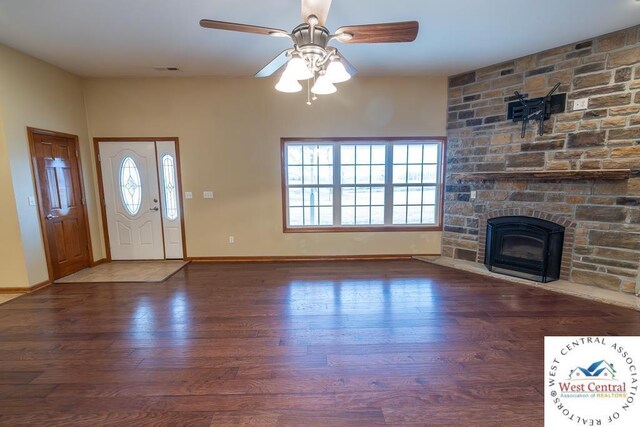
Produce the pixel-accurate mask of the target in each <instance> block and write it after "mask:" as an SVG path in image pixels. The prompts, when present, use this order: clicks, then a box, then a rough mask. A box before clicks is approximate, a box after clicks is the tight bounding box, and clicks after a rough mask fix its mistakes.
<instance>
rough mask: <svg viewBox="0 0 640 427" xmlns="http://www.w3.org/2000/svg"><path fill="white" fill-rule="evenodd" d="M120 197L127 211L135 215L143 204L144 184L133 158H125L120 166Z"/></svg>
mask: <svg viewBox="0 0 640 427" xmlns="http://www.w3.org/2000/svg"><path fill="white" fill-rule="evenodd" d="M120 195H121V196H122V204H123V205H124V207H125V209H126V210H127V211H128V212H129V213H130V214H131V215H135V214H137V213H138V211H139V210H140V205H141V203H142V183H141V181H140V173H139V172H138V166H136V162H134V161H133V159H132V158H131V157H125V158H124V160H123V161H122V163H121V164H120Z"/></svg>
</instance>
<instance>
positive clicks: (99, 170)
mask: <svg viewBox="0 0 640 427" xmlns="http://www.w3.org/2000/svg"><path fill="white" fill-rule="evenodd" d="M156 141H173V142H175V146H176V177H177V181H176V184H177V185H178V195H179V197H180V198H182V169H181V165H180V142H179V140H178V137H166V136H165V137H133V138H121V137H118V138H112V137H97V138H93V152H94V154H95V162H96V172H97V175H98V192H99V196H100V212H101V213H102V232H103V235H104V243H105V249H106V254H107V260H108V261H111V244H110V242H109V229H108V226H107V210H106V208H105V197H104V183H103V181H102V165H101V162H100V157H99V156H100V143H101V142H131V143H135V142H156ZM178 205H179V206H178V208H179V210H180V229H181V231H182V257H183V259H187V240H186V233H185V226H184V206H183V202H182V199H181V201H180V203H179V204H178Z"/></svg>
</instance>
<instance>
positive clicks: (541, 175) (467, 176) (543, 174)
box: [451, 169, 636, 181]
mask: <svg viewBox="0 0 640 427" xmlns="http://www.w3.org/2000/svg"><path fill="white" fill-rule="evenodd" d="M634 174H636V172H635V171H632V170H631V169H583V170H518V171H508V172H470V173H454V174H452V175H451V179H454V180H456V181H505V180H509V181H533V180H538V181H544V180H554V181H555V180H589V179H600V180H624V179H629V178H630V177H631V176H632V175H634Z"/></svg>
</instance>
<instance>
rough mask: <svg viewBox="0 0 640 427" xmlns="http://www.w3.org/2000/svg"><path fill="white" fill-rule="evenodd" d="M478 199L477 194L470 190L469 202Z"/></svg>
mask: <svg viewBox="0 0 640 427" xmlns="http://www.w3.org/2000/svg"><path fill="white" fill-rule="evenodd" d="M476 197H478V192H477V191H476V190H471V200H475V199H476Z"/></svg>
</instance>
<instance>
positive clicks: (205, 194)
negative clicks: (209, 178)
mask: <svg viewBox="0 0 640 427" xmlns="http://www.w3.org/2000/svg"><path fill="white" fill-rule="evenodd" d="M202 197H203V198H205V199H213V191H203V192H202Z"/></svg>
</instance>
